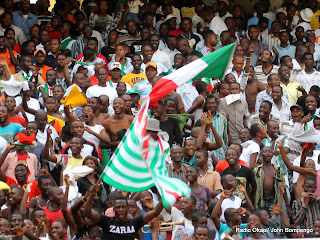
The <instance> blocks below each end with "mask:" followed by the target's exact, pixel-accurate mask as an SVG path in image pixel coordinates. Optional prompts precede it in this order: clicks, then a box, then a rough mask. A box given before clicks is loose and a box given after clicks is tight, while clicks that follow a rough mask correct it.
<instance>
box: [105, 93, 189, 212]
mask: <svg viewBox="0 0 320 240" xmlns="http://www.w3.org/2000/svg"><path fill="white" fill-rule="evenodd" d="M149 101H150V99H149V98H147V99H146V100H145V101H144V104H143V106H142V107H141V109H140V111H139V113H138V115H137V116H136V117H135V119H134V121H133V122H132V124H131V126H130V127H129V129H128V131H127V133H126V135H125V136H124V137H123V139H122V141H121V142H120V144H119V146H118V148H117V149H116V151H115V153H114V154H113V156H112V157H111V160H110V161H109V162H108V164H107V166H106V167H105V169H104V171H103V173H102V175H101V178H102V179H103V180H104V181H105V182H106V183H107V184H109V185H111V186H113V187H115V188H117V189H119V190H122V191H127V192H140V191H144V190H147V189H149V188H151V187H153V186H156V187H157V188H158V191H159V192H160V194H161V196H162V202H163V205H164V206H165V207H169V206H170V205H172V204H174V203H175V202H176V200H177V199H178V198H179V197H183V196H189V195H190V188H189V187H188V186H187V185H186V184H185V183H184V182H182V181H180V180H179V179H175V178H170V177H168V173H167V167H166V163H165V161H164V159H165V158H164V149H163V147H162V144H161V142H156V141H154V140H153V139H152V138H151V137H150V136H149V135H147V134H146V126H147V121H148V108H149Z"/></svg>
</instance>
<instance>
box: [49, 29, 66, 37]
mask: <svg viewBox="0 0 320 240" xmlns="http://www.w3.org/2000/svg"><path fill="white" fill-rule="evenodd" d="M62 37H63V35H62V34H61V33H60V32H54V31H50V32H49V39H52V38H62Z"/></svg>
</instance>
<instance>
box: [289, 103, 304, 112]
mask: <svg viewBox="0 0 320 240" xmlns="http://www.w3.org/2000/svg"><path fill="white" fill-rule="evenodd" d="M294 108H298V109H300V110H301V111H302V112H303V108H302V107H301V106H300V105H298V104H296V105H292V106H291V107H290V111H292V109H294Z"/></svg>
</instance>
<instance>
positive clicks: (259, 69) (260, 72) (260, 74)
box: [254, 65, 280, 86]
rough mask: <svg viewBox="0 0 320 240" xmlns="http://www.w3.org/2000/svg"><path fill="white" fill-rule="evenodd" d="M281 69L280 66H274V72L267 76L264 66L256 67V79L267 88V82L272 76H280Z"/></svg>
mask: <svg viewBox="0 0 320 240" xmlns="http://www.w3.org/2000/svg"><path fill="white" fill-rule="evenodd" d="M279 68H280V67H279V66H277V65H273V67H272V70H271V71H270V72H269V73H267V74H265V73H264V72H263V69H262V65H259V66H255V67H254V71H255V72H256V79H257V80H258V81H259V82H262V83H263V84H264V85H265V86H267V85H268V82H267V78H268V76H269V75H270V74H277V75H278V70H279Z"/></svg>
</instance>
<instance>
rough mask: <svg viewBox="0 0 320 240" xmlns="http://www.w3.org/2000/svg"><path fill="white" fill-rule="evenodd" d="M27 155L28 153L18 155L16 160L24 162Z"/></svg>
mask: <svg viewBox="0 0 320 240" xmlns="http://www.w3.org/2000/svg"><path fill="white" fill-rule="evenodd" d="M27 157H28V154H25V155H18V162H20V161H24V162H26V160H27Z"/></svg>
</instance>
